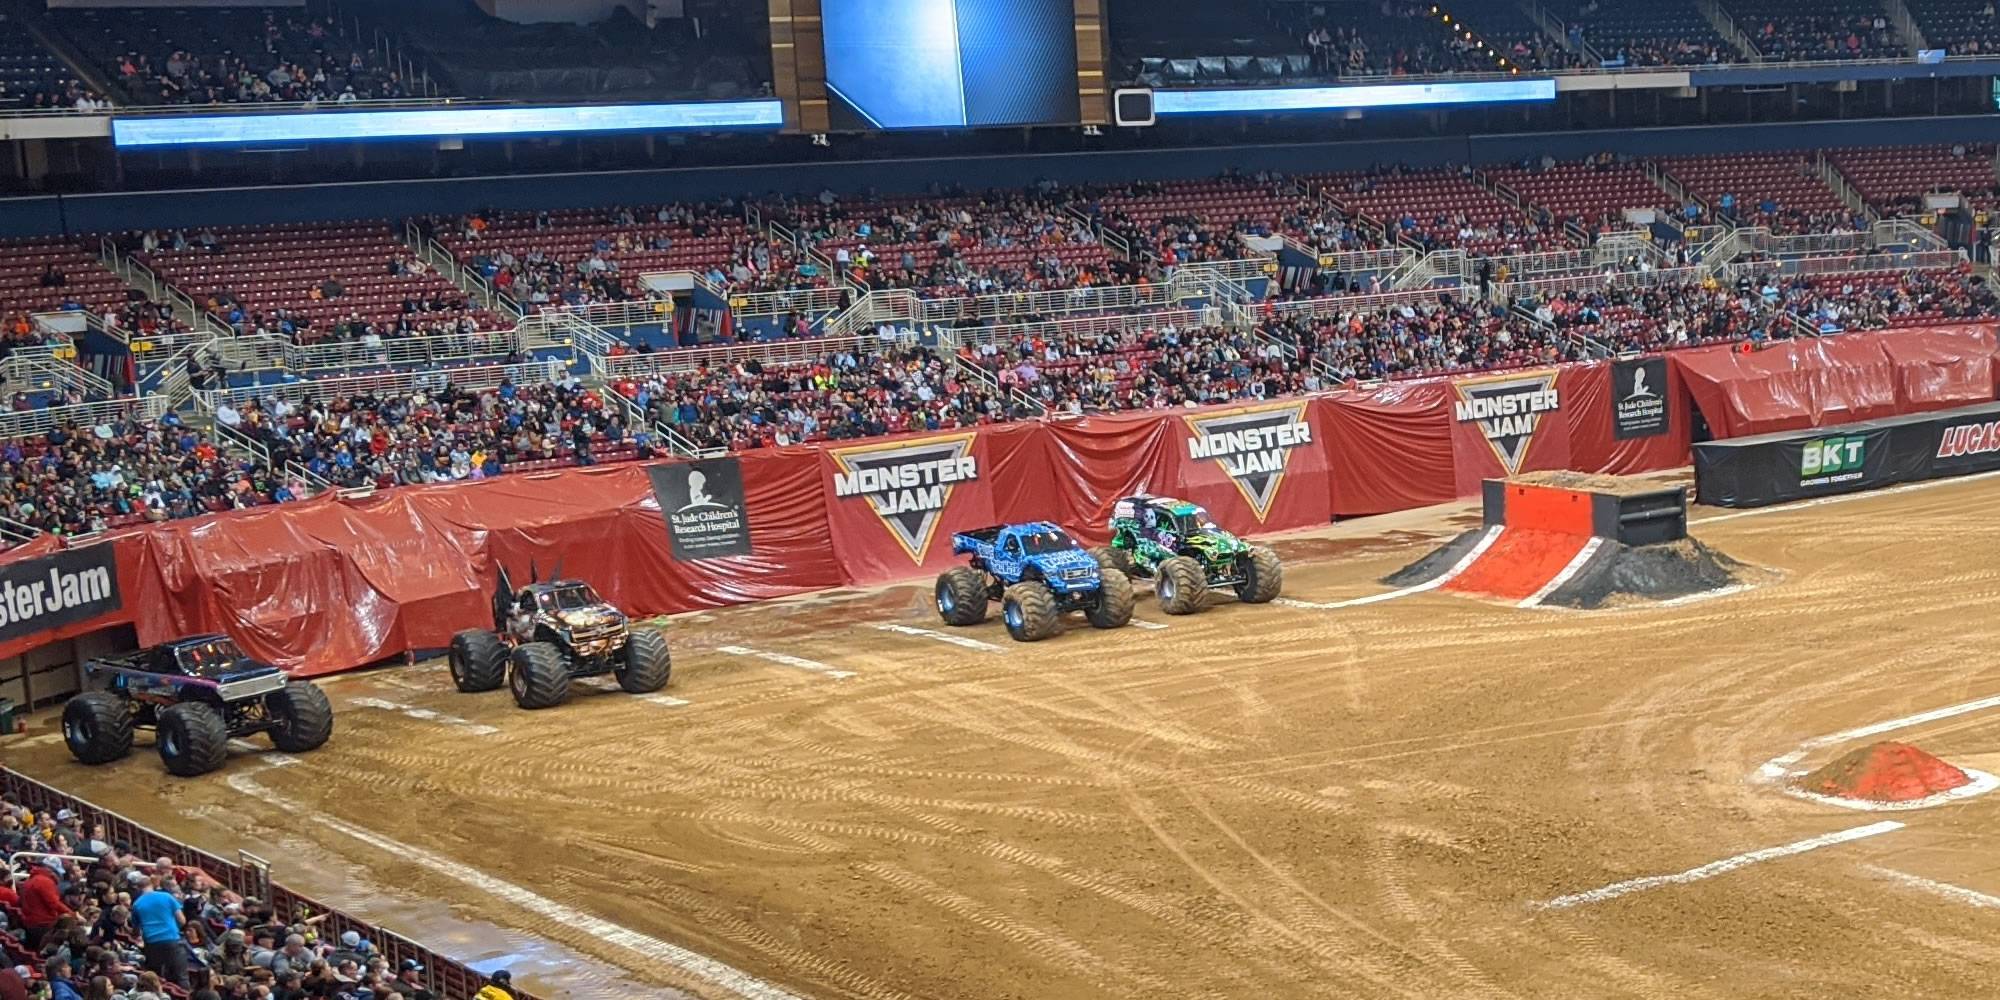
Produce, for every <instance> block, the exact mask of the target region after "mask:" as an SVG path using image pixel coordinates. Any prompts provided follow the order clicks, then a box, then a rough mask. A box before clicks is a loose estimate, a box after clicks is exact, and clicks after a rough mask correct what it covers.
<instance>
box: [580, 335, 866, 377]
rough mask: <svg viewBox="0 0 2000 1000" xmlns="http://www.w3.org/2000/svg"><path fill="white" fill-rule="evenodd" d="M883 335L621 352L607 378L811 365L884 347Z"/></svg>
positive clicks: (607, 365) (611, 361)
mask: <svg viewBox="0 0 2000 1000" xmlns="http://www.w3.org/2000/svg"><path fill="white" fill-rule="evenodd" d="M882 343H883V341H882V338H880V337H877V336H875V335H873V334H869V335H867V336H846V337H815V338H813V339H811V340H767V341H759V342H756V343H750V344H729V345H725V346H716V347H682V348H678V349H675V350H671V351H657V352H654V353H652V354H621V355H619V356H617V357H613V358H606V359H605V361H604V366H605V378H607V379H626V378H631V379H643V378H650V377H652V376H655V375H673V374H685V373H688V372H694V371H699V370H702V369H717V368H729V367H731V366H733V365H738V364H741V363H743V362H745V361H756V362H758V363H760V364H763V365H770V366H786V365H811V364H817V363H819V362H820V361H822V360H825V359H826V357H827V356H829V355H832V354H838V353H841V352H847V353H850V354H862V353H866V352H868V351H871V350H874V349H876V348H878V347H880V346H882Z"/></svg>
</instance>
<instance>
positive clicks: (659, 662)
mask: <svg viewBox="0 0 2000 1000" xmlns="http://www.w3.org/2000/svg"><path fill="white" fill-rule="evenodd" d="M673 669H674V664H673V659H672V656H671V655H670V654H669V653H668V652H667V637H666V636H665V635H663V634H661V632H660V630H659V629H653V628H635V629H633V630H632V631H631V634H630V635H628V636H627V637H626V639H625V665H624V666H623V667H620V668H618V686H619V687H621V688H624V689H625V690H626V692H627V693H630V694H652V693H653V692H655V691H658V690H659V689H661V688H663V687H666V686H667V676H668V675H669V674H671V673H672V672H673Z"/></svg>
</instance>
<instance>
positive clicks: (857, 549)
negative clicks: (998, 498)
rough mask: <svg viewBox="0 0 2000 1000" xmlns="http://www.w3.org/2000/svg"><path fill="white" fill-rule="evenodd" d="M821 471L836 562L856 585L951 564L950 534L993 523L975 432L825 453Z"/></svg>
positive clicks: (981, 451)
mask: <svg viewBox="0 0 2000 1000" xmlns="http://www.w3.org/2000/svg"><path fill="white" fill-rule="evenodd" d="M824 454H825V456H826V457H825V459H824V461H823V462H822V468H823V470H824V475H825V483H826V505H827V520H828V524H829V528H830V534H831V535H832V538H833V545H834V550H835V552H836V554H837V555H838V556H839V558H840V562H841V565H842V566H843V567H845V569H846V570H847V573H848V575H849V576H850V578H852V579H853V580H854V582H856V583H864V584H865V583H880V582H884V581H888V580H898V579H906V578H908V577H909V576H911V575H912V571H914V570H919V569H924V570H929V569H936V568H942V567H944V566H947V565H949V564H951V563H952V562H953V560H954V558H955V557H954V556H953V555H952V552H951V536H952V533H953V532H957V531H964V530H966V529H968V528H982V527H986V526H987V525H990V524H993V523H994V520H995V519H994V516H993V495H992V490H991V487H990V486H989V485H988V483H987V482H986V481H985V476H986V475H987V473H988V471H989V465H988V463H987V460H986V448H985V447H984V445H983V444H982V442H981V440H980V434H979V433H978V432H977V431H965V432H962V433H957V434H941V435H936V436H931V437H917V438H896V439H891V440H887V441H875V442H870V443H868V444H859V445H849V446H847V447H839V448H828V449H826V451H825V452H824Z"/></svg>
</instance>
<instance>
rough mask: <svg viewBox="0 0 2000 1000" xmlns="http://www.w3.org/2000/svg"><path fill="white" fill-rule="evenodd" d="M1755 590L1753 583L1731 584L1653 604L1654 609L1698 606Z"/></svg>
mask: <svg viewBox="0 0 2000 1000" xmlns="http://www.w3.org/2000/svg"><path fill="white" fill-rule="evenodd" d="M1755 589H1757V585H1756V584H1754V583H1732V584H1730V585H1729V586H1727V587H1717V588H1715V589H1714V590H1698V591H1695V592H1694V593H1692V594H1682V595H1681V596H1679V597H1669V598H1667V599H1666V600H1664V601H1656V602H1654V607H1660V608H1678V607H1680V606H1682V605H1684V604H1699V603H1700V602H1702V601H1709V600H1714V599H1715V598H1718V597H1728V596H1729V595H1731V594H1740V593H1743V592H1744V591H1746V590H1755Z"/></svg>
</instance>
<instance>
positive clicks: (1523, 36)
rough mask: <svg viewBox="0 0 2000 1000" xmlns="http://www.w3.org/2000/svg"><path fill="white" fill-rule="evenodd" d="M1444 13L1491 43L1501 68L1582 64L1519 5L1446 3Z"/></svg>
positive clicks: (1554, 67) (1561, 66) (1562, 66)
mask: <svg viewBox="0 0 2000 1000" xmlns="http://www.w3.org/2000/svg"><path fill="white" fill-rule="evenodd" d="M1443 12H1444V13H1445V14H1447V15H1449V16H1450V17H1451V18H1452V22H1453V23H1454V24H1455V25H1461V26H1463V27H1466V28H1469V29H1471V30H1472V32H1473V33H1474V34H1475V35H1476V36H1478V38H1479V39H1480V41H1482V42H1485V43H1487V44H1489V45H1491V46H1492V47H1493V49H1494V51H1495V52H1496V53H1497V54H1498V58H1499V59H1500V60H1504V61H1503V62H1501V68H1503V69H1515V68H1519V69H1524V70H1561V69H1569V68H1571V67H1574V66H1579V65H1582V63H1583V61H1584V60H1583V57H1581V56H1579V55H1577V54H1576V53H1574V52H1571V51H1569V50H1567V49H1564V48H1563V47H1562V45H1561V44H1560V43H1558V42H1557V41H1556V40H1554V39H1552V38H1550V37H1549V36H1548V35H1547V33H1545V32H1543V31H1542V29H1541V26H1540V25H1538V24H1536V23H1535V22H1534V20H1532V19H1531V18H1529V17H1528V15H1527V13H1526V12H1524V11H1523V10H1522V9H1521V8H1520V7H1518V6H1515V5H1513V4H1506V3H1448V4H1445V5H1443Z"/></svg>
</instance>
